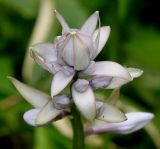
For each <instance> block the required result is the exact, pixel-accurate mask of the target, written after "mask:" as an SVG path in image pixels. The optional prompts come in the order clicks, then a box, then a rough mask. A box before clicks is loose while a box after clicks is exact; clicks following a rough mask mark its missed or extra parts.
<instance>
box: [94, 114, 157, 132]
mask: <svg viewBox="0 0 160 149" xmlns="http://www.w3.org/2000/svg"><path fill="white" fill-rule="evenodd" d="M126 117H127V120H126V121H124V122H120V123H106V124H103V125H97V126H96V125H95V126H94V127H92V133H95V134H99V133H104V132H114V133H120V134H129V133H132V132H135V131H137V130H139V129H141V128H143V127H144V126H145V125H147V124H148V123H149V122H150V121H151V120H152V119H153V118H154V115H153V114H152V113H148V112H131V113H127V114H126Z"/></svg>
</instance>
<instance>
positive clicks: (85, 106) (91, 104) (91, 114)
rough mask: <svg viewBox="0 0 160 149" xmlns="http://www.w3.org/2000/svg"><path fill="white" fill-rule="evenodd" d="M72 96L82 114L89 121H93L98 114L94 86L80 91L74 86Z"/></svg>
mask: <svg viewBox="0 0 160 149" xmlns="http://www.w3.org/2000/svg"><path fill="white" fill-rule="evenodd" d="M72 97H73V101H74V103H75V104H76V106H77V108H78V109H79V111H80V112H81V114H82V115H83V116H84V117H85V118H86V119H87V120H89V121H93V120H94V118H95V116H96V105H95V96H94V93H93V90H92V88H91V87H90V86H89V87H88V88H87V90H86V91H85V92H83V93H80V92H79V91H77V90H76V89H75V87H74V85H73V86H72Z"/></svg>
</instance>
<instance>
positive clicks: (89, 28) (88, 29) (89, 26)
mask: <svg viewBox="0 0 160 149" xmlns="http://www.w3.org/2000/svg"><path fill="white" fill-rule="evenodd" d="M98 18H99V12H98V11H96V12H94V13H93V14H92V15H91V16H90V17H89V18H88V19H87V20H86V22H85V23H84V25H83V26H82V27H81V31H82V32H84V33H87V34H88V35H90V36H92V34H93V32H94V31H95V29H96V27H97V21H98Z"/></svg>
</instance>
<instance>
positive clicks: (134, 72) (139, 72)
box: [127, 68, 143, 78]
mask: <svg viewBox="0 0 160 149" xmlns="http://www.w3.org/2000/svg"><path fill="white" fill-rule="evenodd" d="M127 70H128V71H129V73H130V75H131V77H132V78H138V77H140V76H141V75H142V74H143V70H141V69H138V68H127Z"/></svg>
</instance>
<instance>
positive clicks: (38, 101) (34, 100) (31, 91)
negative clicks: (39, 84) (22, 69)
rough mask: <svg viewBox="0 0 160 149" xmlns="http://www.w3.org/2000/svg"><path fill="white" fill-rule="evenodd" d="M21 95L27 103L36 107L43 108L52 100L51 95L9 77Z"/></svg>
mask: <svg viewBox="0 0 160 149" xmlns="http://www.w3.org/2000/svg"><path fill="white" fill-rule="evenodd" d="M8 78H9V79H10V81H11V82H12V83H13V85H14V86H15V87H16V89H17V90H18V91H19V93H20V94H21V95H22V96H23V97H24V99H25V100H26V101H28V102H29V103H30V104H31V105H32V106H34V107H36V108H37V107H38V108H39V107H42V106H44V105H45V104H46V103H47V102H48V100H49V99H50V98H51V97H50V96H49V95H47V94H45V93H43V92H41V91H39V90H37V89H35V88H32V87H30V86H29V85H26V84H24V83H22V82H20V81H18V80H16V79H15V78H13V77H8Z"/></svg>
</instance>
